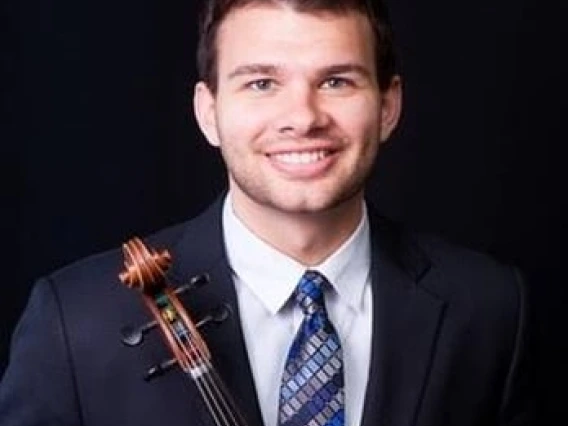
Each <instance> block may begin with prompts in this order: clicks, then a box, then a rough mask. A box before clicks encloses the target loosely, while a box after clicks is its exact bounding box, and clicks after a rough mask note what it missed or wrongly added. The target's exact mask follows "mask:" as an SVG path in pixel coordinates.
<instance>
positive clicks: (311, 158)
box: [269, 150, 331, 164]
mask: <svg viewBox="0 0 568 426" xmlns="http://www.w3.org/2000/svg"><path fill="white" fill-rule="evenodd" d="M329 155H331V151H328V150H318V151H307V152H282V153H277V154H270V155H269V156H270V158H272V159H273V160H275V161H277V162H279V163H284V164H311V163H317V162H318V161H321V160H323V159H324V158H326V157H327V156H329Z"/></svg>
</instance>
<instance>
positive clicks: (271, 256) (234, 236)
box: [223, 193, 371, 314]
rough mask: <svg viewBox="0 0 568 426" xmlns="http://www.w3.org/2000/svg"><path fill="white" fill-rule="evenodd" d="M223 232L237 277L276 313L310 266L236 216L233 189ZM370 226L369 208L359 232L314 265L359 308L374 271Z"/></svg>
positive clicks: (225, 209)
mask: <svg viewBox="0 0 568 426" xmlns="http://www.w3.org/2000/svg"><path fill="white" fill-rule="evenodd" d="M223 233H224V239H225V245H226V251H227V256H228V260H229V265H230V266H231V269H232V271H233V273H234V274H235V275H236V277H237V278H238V279H239V280H241V281H242V282H243V283H244V284H245V285H246V286H247V287H248V288H249V289H250V291H251V292H252V293H253V294H254V295H255V296H256V297H257V298H258V299H259V300H260V301H261V303H262V304H263V305H264V306H265V307H266V309H268V310H269V311H270V312H271V313H272V314H276V313H277V312H278V311H279V310H280V309H281V308H282V307H283V306H284V305H285V303H286V302H287V300H288V299H289V298H290V295H291V294H292V293H293V291H294V289H295V287H296V285H297V283H298V282H299V281H300V278H301V277H302V275H303V274H304V272H305V271H306V269H307V268H306V266H304V265H302V264H301V263H299V262H297V261H296V260H294V259H292V258H290V257H289V256H286V255H285V254H283V253H281V252H280V251H278V250H276V249H275V248H274V247H272V246H271V245H270V244H268V243H266V242H265V241H263V240H262V239H261V238H259V237H258V236H256V235H255V234H254V233H253V232H252V231H251V230H249V229H248V228H247V227H246V226H245V225H244V224H243V222H241V220H240V219H239V218H238V217H237V216H236V215H235V213H234V211H233V207H232V203H231V197H230V193H229V194H228V195H227V197H226V199H225V202H224V205H223ZM370 253H371V249H370V230H369V221H368V217H367V209H366V207H365V206H364V208H363V215H362V218H361V221H360V222H359V225H358V226H357V228H356V229H355V231H354V232H353V234H352V235H351V236H350V237H349V238H348V239H347V240H346V241H345V242H344V243H343V244H342V245H341V246H340V247H339V248H338V249H337V250H336V251H335V252H334V253H332V254H331V255H330V256H329V257H328V258H327V259H325V260H324V261H323V262H322V263H321V264H319V265H316V266H311V267H310V269H315V270H318V271H319V272H321V273H322V274H324V275H325V276H326V278H327V279H328V280H329V282H330V283H331V285H332V286H333V288H334V289H335V291H336V292H337V295H338V296H339V300H340V303H345V304H347V305H348V306H349V307H350V308H352V309H355V310H357V311H359V310H361V309H362V306H363V290H364V286H365V284H366V282H367V281H368V277H369V273H370V257H371V256H370Z"/></svg>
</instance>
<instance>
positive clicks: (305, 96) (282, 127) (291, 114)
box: [276, 87, 330, 137]
mask: <svg viewBox="0 0 568 426" xmlns="http://www.w3.org/2000/svg"><path fill="white" fill-rule="evenodd" d="M282 98H283V99H282V102H283V105H284V108H282V109H281V110H280V117H278V119H277V120H276V127H277V130H278V132H279V133H281V134H283V135H287V136H292V137H299V136H309V135H310V134H312V133H314V132H317V131H318V130H321V129H323V128H325V127H326V126H328V124H329V122H330V116H329V114H328V112H327V111H326V110H325V108H324V107H323V104H322V101H321V99H320V98H319V97H318V93H317V89H313V88H310V87H296V88H293V89H290V90H288V91H286V92H285V93H282Z"/></svg>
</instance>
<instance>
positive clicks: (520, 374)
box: [499, 269, 537, 426]
mask: <svg viewBox="0 0 568 426" xmlns="http://www.w3.org/2000/svg"><path fill="white" fill-rule="evenodd" d="M514 275H515V278H516V286H517V289H518V291H517V294H518V312H517V328H516V336H515V346H514V349H513V353H512V357H511V362H510V365H509V371H508V374H507V379H506V382H505V389H504V393H503V399H502V402H501V407H500V408H501V409H500V420H501V421H500V423H499V424H500V425H502V426H529V425H534V424H537V423H535V422H536V419H535V418H534V415H535V410H534V408H535V406H534V403H535V398H534V396H535V395H534V389H535V388H534V380H533V377H534V370H533V346H532V341H531V337H530V335H531V323H532V321H531V319H532V316H531V309H530V308H529V305H530V303H529V300H530V298H529V294H528V292H529V291H528V286H527V283H526V281H525V279H524V276H523V275H522V274H521V272H520V271H519V270H517V269H514Z"/></svg>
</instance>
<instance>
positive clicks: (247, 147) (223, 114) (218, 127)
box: [194, 6, 400, 214]
mask: <svg viewBox="0 0 568 426" xmlns="http://www.w3.org/2000/svg"><path fill="white" fill-rule="evenodd" d="M217 51H218V57H217V60H218V90H217V93H215V94H212V93H211V92H210V91H209V89H208V88H207V87H206V86H205V84H204V83H199V84H198V85H197V86H196V92H195V98H194V104H195V110H196V115H197V119H198V122H199V124H200V126H201V128H202V130H203V132H204V134H205V135H206V137H207V139H208V140H209V142H210V143H211V144H212V145H215V146H219V147H220V149H221V153H222V156H223V158H224V160H225V163H226V166H227V170H228V175H229V184H230V189H231V191H232V194H233V198H234V200H235V202H236V203H237V204H240V205H246V204H248V205H249V207H252V206H254V207H262V208H269V209H273V210H277V211H279V212H284V213H292V214H295V213H317V212H322V211H326V210H328V209H331V208H334V207H337V206H339V205H342V204H344V203H349V202H359V199H360V197H362V192H363V185H364V182H365V180H366V178H367V176H368V174H369V172H370V170H371V168H372V165H373V163H374V160H375V157H376V155H377V151H378V147H379V144H380V142H381V141H384V140H386V139H387V138H388V136H389V134H390V132H391V131H392V129H393V128H394V127H395V125H396V122H397V119H398V116H399V110H400V85H399V81H398V78H395V79H394V80H393V84H392V86H391V88H390V89H389V90H387V91H386V92H384V93H381V92H380V90H379V87H378V83H377V76H376V75H375V65H374V62H375V57H374V50H373V33H372V30H371V28H370V24H369V22H368V20H367V18H366V17H364V16H363V15H361V14H359V13H356V12H353V13H348V14H344V15H336V14H330V13H321V14H308V13H298V12H295V11H293V10H292V9H290V8H287V7H281V6H248V7H244V8H240V9H236V10H234V11H232V12H230V13H229V15H228V16H227V17H226V19H225V20H224V21H223V23H222V24H221V26H220V29H219V34H218V38H217Z"/></svg>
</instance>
